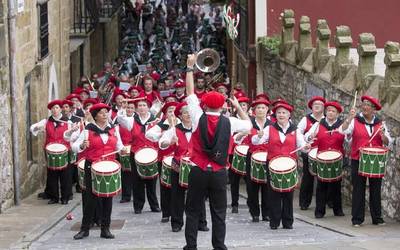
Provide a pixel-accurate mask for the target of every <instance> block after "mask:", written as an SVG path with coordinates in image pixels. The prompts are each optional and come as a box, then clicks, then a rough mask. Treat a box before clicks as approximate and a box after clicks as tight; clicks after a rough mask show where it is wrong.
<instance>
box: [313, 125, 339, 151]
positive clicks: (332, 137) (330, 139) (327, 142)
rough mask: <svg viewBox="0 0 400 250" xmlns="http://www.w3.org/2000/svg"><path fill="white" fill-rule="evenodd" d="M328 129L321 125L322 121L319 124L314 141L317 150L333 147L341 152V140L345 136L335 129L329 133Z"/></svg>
mask: <svg viewBox="0 0 400 250" xmlns="http://www.w3.org/2000/svg"><path fill="white" fill-rule="evenodd" d="M328 131H329V130H328V129H327V128H326V127H325V126H324V125H322V123H321V124H320V125H319V128H318V133H317V141H316V145H317V147H318V151H324V150H330V149H335V150H338V151H340V152H341V153H342V154H343V153H344V149H343V142H344V137H345V136H344V135H343V134H341V133H339V132H337V131H334V132H331V133H329V132H328Z"/></svg>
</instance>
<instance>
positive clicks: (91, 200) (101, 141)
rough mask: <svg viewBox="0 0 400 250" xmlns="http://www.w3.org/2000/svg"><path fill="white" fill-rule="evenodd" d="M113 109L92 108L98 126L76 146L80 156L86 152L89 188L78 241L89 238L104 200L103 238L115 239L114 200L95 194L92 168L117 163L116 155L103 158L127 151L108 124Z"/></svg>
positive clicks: (90, 126)
mask: <svg viewBox="0 0 400 250" xmlns="http://www.w3.org/2000/svg"><path fill="white" fill-rule="evenodd" d="M110 109H111V108H110V107H109V106H108V105H106V104H103V103H98V104H95V105H93V106H92V107H91V108H90V113H91V115H92V117H93V118H94V123H90V124H88V125H87V126H86V127H85V130H84V131H82V132H81V133H80V135H79V138H78V139H77V140H76V141H75V142H74V143H73V144H72V150H73V151H74V152H76V153H79V152H82V151H85V156H86V160H85V180H84V181H85V186H86V189H85V191H84V192H83V196H82V198H83V199H84V202H85V206H84V211H83V217H82V224H81V229H80V231H79V232H78V233H77V234H76V235H75V236H74V239H75V240H80V239H83V238H84V237H87V236H89V229H90V224H91V222H92V218H93V216H94V212H95V209H96V203H97V201H98V200H100V202H101V205H102V209H101V210H102V211H101V213H102V214H101V233H100V237H101V238H106V239H113V238H114V235H113V234H111V232H110V223H111V211H112V197H97V196H95V195H94V194H93V193H92V177H91V165H92V163H93V162H95V161H97V160H101V159H107V160H112V159H115V154H112V155H110V156H107V157H105V158H104V157H102V156H103V155H105V154H108V153H112V152H114V151H120V150H126V149H124V145H123V144H122V141H121V137H120V135H119V130H118V128H116V127H114V125H112V124H110V123H109V122H108V112H109V111H110Z"/></svg>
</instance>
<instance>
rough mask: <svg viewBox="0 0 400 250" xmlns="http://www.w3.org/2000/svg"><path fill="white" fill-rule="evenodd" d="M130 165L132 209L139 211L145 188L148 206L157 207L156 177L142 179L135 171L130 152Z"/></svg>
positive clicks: (133, 159) (143, 200) (142, 202)
mask: <svg viewBox="0 0 400 250" xmlns="http://www.w3.org/2000/svg"><path fill="white" fill-rule="evenodd" d="M131 167H132V183H133V185H132V187H133V209H134V210H135V211H141V210H142V209H143V206H144V202H145V189H146V195H147V200H148V202H149V205H150V208H151V209H152V210H153V209H157V208H159V207H160V206H159V205H158V200H157V194H156V185H157V178H154V179H150V180H145V179H142V178H141V177H140V176H139V174H138V171H137V168H136V163H135V158H134V155H133V154H131Z"/></svg>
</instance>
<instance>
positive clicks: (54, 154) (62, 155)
mask: <svg viewBox="0 0 400 250" xmlns="http://www.w3.org/2000/svg"><path fill="white" fill-rule="evenodd" d="M46 154H47V167H48V168H49V169H51V170H63V169H64V168H66V167H67V166H68V149H67V147H66V146H65V145H64V144H60V143H49V144H47V146H46Z"/></svg>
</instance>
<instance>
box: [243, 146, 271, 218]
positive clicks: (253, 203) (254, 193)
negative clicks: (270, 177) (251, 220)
mask: <svg viewBox="0 0 400 250" xmlns="http://www.w3.org/2000/svg"><path fill="white" fill-rule="evenodd" d="M264 169H266V170H267V173H268V167H267V165H264ZM250 171H251V153H248V154H247V156H246V173H247V177H246V179H247V181H246V188H247V206H248V207H249V211H250V215H251V216H252V217H259V216H260V201H259V191H260V189H261V215H262V217H263V218H264V217H267V216H269V204H268V199H269V197H268V189H269V188H268V187H269V184H268V182H267V183H265V184H262V183H256V182H254V181H252V180H251V177H250Z"/></svg>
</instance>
